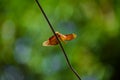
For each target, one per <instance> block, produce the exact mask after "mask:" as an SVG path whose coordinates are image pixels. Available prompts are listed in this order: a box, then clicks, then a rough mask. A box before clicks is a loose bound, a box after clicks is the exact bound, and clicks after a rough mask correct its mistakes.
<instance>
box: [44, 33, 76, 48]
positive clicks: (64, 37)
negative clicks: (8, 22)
mask: <svg viewBox="0 0 120 80" xmlns="http://www.w3.org/2000/svg"><path fill="white" fill-rule="evenodd" d="M56 35H57V37H58V38H59V39H60V40H61V41H66V40H72V39H74V38H76V34H74V33H73V34H67V35H63V34H61V33H59V32H56ZM57 44H58V41H57V39H56V37H55V36H52V37H50V38H49V39H48V40H47V41H44V42H43V46H53V45H57Z"/></svg>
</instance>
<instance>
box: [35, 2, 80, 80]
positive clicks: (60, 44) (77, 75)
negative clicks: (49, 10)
mask: <svg viewBox="0 0 120 80" xmlns="http://www.w3.org/2000/svg"><path fill="white" fill-rule="evenodd" d="M35 1H36V3H37V5H38V7H39V8H40V10H41V11H42V14H43V16H44V17H45V19H46V21H47V22H48V24H49V27H50V29H51V30H52V32H53V33H54V35H55V37H56V39H57V41H58V42H59V46H60V48H61V49H62V51H63V53H64V56H65V59H66V61H67V64H68V66H69V68H70V69H71V70H72V72H73V73H74V74H75V75H76V77H77V78H78V80H81V78H80V76H79V74H78V73H77V72H76V71H75V69H74V68H73V67H72V65H71V64H70V61H69V59H68V57H67V54H66V52H65V50H64V48H63V46H62V43H61V42H60V40H59V38H58V36H57V35H56V33H55V30H54V28H53V27H52V25H51V23H50V21H49V20H48V18H47V16H46V14H45V12H44V10H43V9H42V7H41V5H40V3H39V2H38V0H35Z"/></svg>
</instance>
